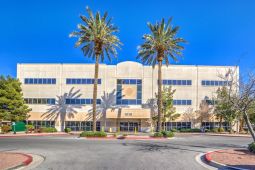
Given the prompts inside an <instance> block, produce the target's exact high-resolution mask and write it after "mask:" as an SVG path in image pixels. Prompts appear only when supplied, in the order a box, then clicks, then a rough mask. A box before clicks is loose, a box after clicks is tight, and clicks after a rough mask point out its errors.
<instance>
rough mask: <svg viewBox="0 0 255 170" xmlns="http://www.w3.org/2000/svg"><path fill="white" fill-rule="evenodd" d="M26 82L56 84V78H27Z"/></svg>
mask: <svg viewBox="0 0 255 170" xmlns="http://www.w3.org/2000/svg"><path fill="white" fill-rule="evenodd" d="M24 82H25V84H56V79H55V78H25V81H24Z"/></svg>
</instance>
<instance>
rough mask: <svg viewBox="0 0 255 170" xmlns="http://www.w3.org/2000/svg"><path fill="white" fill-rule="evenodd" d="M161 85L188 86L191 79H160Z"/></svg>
mask: <svg viewBox="0 0 255 170" xmlns="http://www.w3.org/2000/svg"><path fill="white" fill-rule="evenodd" d="M162 83H163V85H178V86H179V85H180V86H190V85H192V81H191V80H162Z"/></svg>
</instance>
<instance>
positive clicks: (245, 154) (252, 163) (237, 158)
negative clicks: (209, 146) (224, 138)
mask: <svg viewBox="0 0 255 170" xmlns="http://www.w3.org/2000/svg"><path fill="white" fill-rule="evenodd" d="M205 159H206V161H207V162H209V163H210V164H212V165H214V166H218V167H220V166H223V167H229V168H232V169H255V154H253V153H251V152H249V151H248V150H246V149H226V150H218V151H213V152H209V153H207V154H206V155H205Z"/></svg>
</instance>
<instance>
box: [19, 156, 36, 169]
mask: <svg viewBox="0 0 255 170" xmlns="http://www.w3.org/2000/svg"><path fill="white" fill-rule="evenodd" d="M19 154H21V155H23V156H25V157H27V159H26V160H25V161H23V162H22V163H23V165H25V166H27V165H28V164H30V163H31V162H32V161H33V157H32V156H30V155H27V154H24V153H19Z"/></svg>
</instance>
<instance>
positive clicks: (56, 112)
mask: <svg viewBox="0 0 255 170" xmlns="http://www.w3.org/2000/svg"><path fill="white" fill-rule="evenodd" d="M79 97H81V93H80V90H77V91H74V87H72V88H71V89H70V91H69V92H68V93H64V95H62V96H57V100H56V104H55V105H50V106H51V107H50V108H49V109H48V110H47V111H46V112H45V113H44V114H43V115H42V116H41V117H43V119H48V120H49V119H50V120H55V121H56V120H57V119H58V117H60V126H61V131H63V130H64V122H65V120H66V117H68V118H73V117H74V114H77V113H78V112H77V111H76V109H79V108H81V106H82V105H74V104H66V99H78V98H79Z"/></svg>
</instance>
